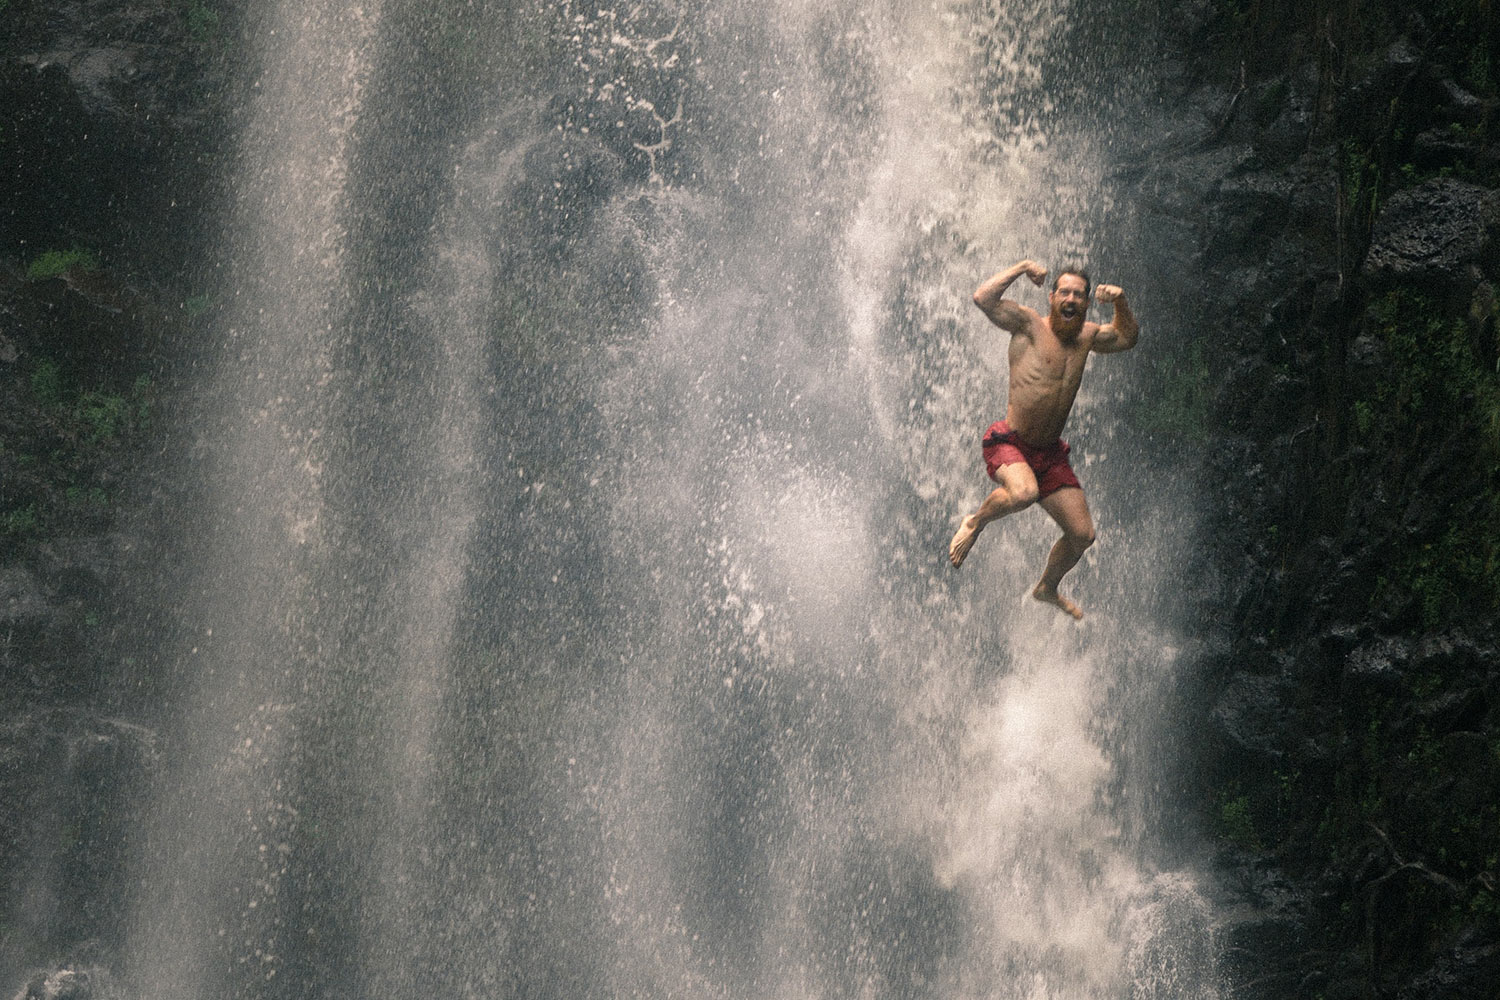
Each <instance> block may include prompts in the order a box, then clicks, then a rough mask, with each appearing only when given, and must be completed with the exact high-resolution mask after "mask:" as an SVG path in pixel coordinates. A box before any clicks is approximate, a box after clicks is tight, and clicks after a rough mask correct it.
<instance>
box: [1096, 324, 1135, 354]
mask: <svg viewBox="0 0 1500 1000" xmlns="http://www.w3.org/2000/svg"><path fill="white" fill-rule="evenodd" d="M1134 346H1135V341H1134V340H1128V339H1126V338H1125V337H1124V336H1123V335H1122V334H1121V333H1120V331H1119V330H1118V329H1117V328H1116V327H1115V325H1114V324H1113V323H1105V324H1104V325H1103V326H1101V327H1100V328H1099V332H1098V333H1096V334H1094V342H1093V344H1092V349H1093V351H1094V353H1095V354H1114V353H1116V352H1119V351H1128V350H1130V349H1131V348H1132V347H1134Z"/></svg>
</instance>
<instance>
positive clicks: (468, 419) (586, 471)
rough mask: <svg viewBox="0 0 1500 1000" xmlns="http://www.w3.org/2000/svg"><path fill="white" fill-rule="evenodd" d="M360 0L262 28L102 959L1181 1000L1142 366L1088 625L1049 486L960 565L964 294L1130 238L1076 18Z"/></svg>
mask: <svg viewBox="0 0 1500 1000" xmlns="http://www.w3.org/2000/svg"><path fill="white" fill-rule="evenodd" d="M384 7H385V5H382V4H381V3H378V2H369V3H366V4H365V5H364V6H362V7H357V8H356V7H350V6H347V5H343V4H337V3H333V2H332V0H316V2H309V0H299V2H296V3H293V2H290V0H287V2H284V3H281V4H280V5H279V8H278V11H277V12H276V13H274V14H273V15H269V16H268V17H267V18H266V19H265V21H264V23H263V24H261V25H260V27H259V28H258V34H257V45H256V51H255V55H254V57H253V60H252V61H254V63H255V67H256V68H255V70H254V74H253V77H252V80H251V85H250V86H249V88H248V91H247V93H248V95H249V96H248V97H247V101H248V102H249V103H248V119H247V120H248V122H249V124H248V125H247V128H246V132H245V134H244V135H243V136H242V137H241V150H242V151H241V155H240V157H239V162H240V168H239V169H240V173H239V176H238V177H237V179H236V190H237V191H238V202H237V204H238V210H237V213H236V216H235V219H236V221H235V223H234V226H233V228H232V230H231V231H230V232H229V233H227V234H226V250H225V254H226V259H227V260H228V262H229V264H228V269H229V271H230V273H231V275H232V277H231V279H230V285H231V289H232V292H231V300H230V301H229V303H228V304H227V305H226V308H225V309H224V310H223V319H222V322H221V325H220V331H219V332H220V335H221V364H220V373H219V376H218V378H217V380H216V381H215V383H214V384H213V385H212V387H211V388H210V389H208V390H206V391H205V393H204V396H205V402H204V409H203V413H202V415H201V416H202V422H201V430H200V437H199V439H198V441H197V442H196V445H195V449H194V450H193V451H192V452H191V456H192V463H191V465H190V474H193V475H202V476H204V477H205V481H206V482H207V483H208V490H207V493H208V496H207V499H206V500H205V501H204V503H203V505H202V506H203V508H204V509H203V510H201V511H197V512H195V513H196V514H197V516H198V517H201V519H202V520H203V522H204V523H205V524H206V525H208V527H207V528H206V529H205V530H204V532H203V533H202V537H201V539H199V540H198V542H197V543H196V547H195V551H194V554H193V557H192V559H191V560H190V562H191V563H192V565H191V566H190V567H188V568H187V570H186V571H185V573H184V579H185V581H186V582H185V586H184V596H183V600H182V608H183V611H182V617H183V621H184V625H183V634H184V635H185V636H186V639H185V640H184V641H183V642H182V644H181V648H180V649H178V650H176V651H175V652H174V653H173V654H172V655H173V657H174V658H175V660H176V662H177V663H178V664H179V670H178V672H177V676H179V677H180V679H181V684H180V688H181V690H180V692H179V693H178V695H177V698H178V702H177V703H176V704H175V705H174V709H173V712H172V713H171V714H173V715H174V716H175V718H176V719H177V720H179V724H178V725H177V726H176V727H175V735H174V739H175V745H176V746H177V747H179V750H178V752H177V753H176V754H175V757H174V759H175V761H176V764H175V766H174V767H173V769H172V771H171V773H170V774H169V775H168V776H167V780H166V781H165V782H164V788H163V791H162V793H161V795H160V801H159V803H158V804H157V807H156V811H155V815H156V820H155V824H154V829H153V830H152V831H151V832H150V835H149V836H148V837H147V838H146V839H145V842H144V843H143V846H142V848H141V851H140V857H141V861H140V868H141V877H140V879H139V881H140V883H141V885H142V888H141V890H140V894H139V897H138V899H137V900H136V901H135V904H134V911H133V912H134V916H133V919H132V928H133V930H132V937H131V942H130V947H129V949H128V966H129V969H128V976H127V978H128V979H129V981H130V982H131V983H132V984H133V989H134V991H135V992H136V993H137V994H138V995H140V996H159V997H169V998H179V997H180V998H199V997H202V998H207V997H227V996H243V997H281V996H287V997H307V996H318V997H351V998H352V997H361V998H369V997H381V998H393V1000H395V998H407V997H413V998H414V997H418V996H447V995H452V996H463V997H499V996H527V997H546V996H558V997H569V998H576V997H588V996H598V997H642V998H646V997H650V998H655V997H670V996H693V997H736V998H740V997H766V998H791V997H833V996H862V997H916V996H935V997H947V998H968V997H974V998H979V997H987V998H1017V1000H1019V998H1027V1000H1044V998H1062V997H1069V998H1074V997H1089V998H1115V997H1127V996H1129V997H1137V996H1142V997H1144V996H1151V997H1176V998H1188V997H1192V998H1203V997H1212V996H1214V995H1216V987H1215V983H1214V978H1213V974H1212V965H1213V951H1212V941H1211V938H1210V934H1209V925H1210V922H1211V919H1210V914H1209V913H1208V912H1207V908H1206V906H1205V904H1204V903H1203V901H1202V899H1201V898H1200V897H1199V894H1198V892H1197V891H1196V889H1195V888H1194V885H1193V880H1192V878H1191V876H1190V874H1188V873H1184V872H1163V871H1160V870H1158V868H1157V866H1156V865H1154V864H1153V862H1152V860H1151V858H1152V850H1151V843H1152V834H1151V831H1150V824H1151V817H1152V815H1153V811H1152V809H1151V808H1150V807H1149V806H1148V804H1147V800H1148V799H1150V798H1151V793H1150V791H1149V786H1150V783H1151V781H1152V780H1153V777H1152V775H1151V773H1150V771H1151V765H1152V761H1151V758H1150V754H1149V753H1147V752H1145V751H1144V750H1143V749H1142V748H1143V747H1145V746H1146V745H1147V744H1149V742H1150V740H1151V729H1152V727H1153V726H1161V725H1165V724H1166V720H1164V719H1159V718H1157V717H1156V715H1155V714H1154V711H1155V710H1154V706H1155V705H1156V703H1157V700H1158V699H1157V692H1158V691H1159V690H1160V689H1161V687H1162V686H1163V685H1165V684H1167V683H1168V682H1169V680H1170V675H1171V672H1172V670H1173V669H1174V667H1173V663H1174V660H1173V655H1172V652H1171V650H1172V648H1173V646H1174V644H1175V639H1174V637H1173V635H1172V633H1171V624H1170V622H1167V621H1163V620H1161V615H1160V614H1159V612H1158V611H1157V608H1158V602H1157V601H1156V599H1155V592H1156V591H1157V590H1159V589H1161V588H1162V587H1164V586H1165V585H1166V583H1167V580H1168V579H1169V576H1170V570H1169V569H1168V568H1167V567H1168V566H1169V561H1170V559H1171V558H1172V555H1173V545H1174V544H1177V543H1176V542H1175V541H1174V538H1175V536H1174V533H1173V527H1174V525H1179V524H1180V523H1182V522H1183V521H1184V520H1185V519H1187V518H1189V517H1190V516H1191V511H1188V510H1174V509H1161V508H1153V509H1151V510H1140V509H1138V506H1137V505H1138V503H1139V502H1140V501H1141V500H1143V499H1144V498H1143V497H1142V495H1141V493H1142V492H1143V491H1141V490H1139V488H1138V487H1136V486H1135V485H1134V483H1135V480H1136V479H1137V478H1138V476H1137V475H1136V474H1135V472H1134V470H1132V469H1130V468H1128V467H1125V461H1124V458H1123V456H1124V455H1126V454H1131V452H1130V449H1129V446H1128V443H1127V442H1124V441H1120V440H1119V437H1118V435H1117V426H1118V422H1119V419H1120V418H1119V416H1118V415H1117V411H1118V404H1119V401H1120V397H1121V395H1122V394H1123V393H1124V392H1126V391H1127V388H1128V385H1129V380H1130V370H1131V369H1130V362H1129V359H1128V358H1125V359H1116V358H1108V359H1103V360H1101V361H1096V362H1095V363H1094V369H1093V370H1092V371H1091V374H1090V376H1089V379H1088V381H1087V382H1086V384H1085V391H1084V394H1083V395H1082V396H1081V397H1080V400H1079V404H1078V407H1077V410H1076V412H1075V414H1074V417H1073V420H1072V422H1071V424H1070V427H1071V434H1072V435H1073V436H1074V439H1075V444H1076V445H1077V446H1078V451H1077V453H1076V454H1077V455H1078V456H1081V461H1080V463H1079V465H1080V469H1079V471H1080V473H1081V475H1082V477H1083V479H1084V481H1085V484H1086V486H1087V487H1088V488H1089V491H1090V500H1091V503H1092V505H1093V507H1094V509H1095V512H1096V518H1097V520H1098V521H1099V523H1100V526H1101V544H1100V545H1099V546H1097V547H1096V549H1095V550H1094V551H1093V552H1091V554H1090V556H1089V557H1088V559H1086V560H1085V562H1084V563H1083V564H1082V565H1081V566H1080V567H1079V570H1078V571H1077V572H1076V573H1075V576H1074V577H1072V578H1070V583H1071V585H1072V586H1073V587H1074V588H1075V589H1076V593H1077V596H1078V598H1079V600H1080V601H1081V602H1082V603H1083V604H1084V605H1085V606H1086V608H1087V609H1088V610H1089V612H1090V615H1089V618H1088V619H1087V620H1086V621H1085V622H1084V623H1083V624H1082V625H1076V624H1074V623H1073V622H1072V621H1071V620H1068V619H1066V618H1064V617H1063V616H1061V615H1059V614H1057V613H1056V612H1055V611H1054V610H1051V609H1048V608H1045V607H1043V606H1040V605H1038V604H1036V603H1035V602H1032V601H1030V600H1028V599H1026V597H1025V595H1026V594H1027V592H1028V591H1029V587H1030V585H1031V584H1032V583H1033V582H1034V576H1035V574H1036V573H1037V572H1038V571H1039V567H1040V565H1041V562H1042V560H1043V558H1044V555H1045V551H1046V548H1047V546H1048V545H1049V544H1050V542H1051V539H1052V534H1053V530H1054V529H1053V528H1052V527H1051V525H1050V522H1046V521H1045V518H1044V517H1043V515H1041V514H1039V513H1037V512H1035V511H1032V512H1027V513H1025V514H1022V515H1018V516H1017V517H1015V518H1012V519H1010V520H1009V521H1007V522H1005V523H1004V524H1003V525H997V526H995V527H993V528H992V529H990V530H989V531H987V532H986V534H985V536H984V537H983V538H982V539H981V541H980V544H979V546H978V548H977V549H976V550H975V553H974V555H973V556H972V557H971V559H970V560H969V562H968V563H966V564H965V566H964V568H963V570H962V571H961V572H960V573H955V572H954V571H952V570H951V569H950V568H948V567H947V565H946V562H945V558H944V557H945V554H946V543H947V539H948V536H949V535H950V534H951V532H952V530H953V527H954V524H955V523H956V518H957V515H958V514H959V513H960V512H961V511H964V510H967V509H972V508H973V507H974V506H975V505H976V504H977V503H978V501H979V499H980V498H981V497H982V495H983V494H984V492H985V490H986V481H985V480H984V479H983V476H982V465H981V463H980V461H979V456H978V447H977V436H978V433H979V431H980V429H981V428H982V427H983V426H984V425H986V424H987V423H989V422H990V421H991V420H993V419H995V418H996V416H997V415H998V414H999V412H1000V410H1001V408H1002V407H1003V380H1004V359H1003V347H1004V345H1003V343H1001V342H1000V338H999V337H998V336H997V335H996V332H995V331H994V330H993V329H992V328H990V327H989V326H988V324H986V323H985V322H984V321H983V319H982V317H980V316H979V315H978V314H977V313H976V312H975V311H974V310H973V309H972V307H970V306H968V304H967V301H968V295H969V292H970V290H971V289H972V288H973V287H974V285H976V284H977V283H978V281H979V280H981V279H982V278H983V277H985V276H986V275H987V274H989V273H991V272H992V271H993V270H995V269H997V268H998V267H1000V266H1004V265H1006V264H1009V263H1011V262H1013V261H1014V260H1017V259H1020V258H1021V257H1026V256H1031V257H1036V258H1039V259H1043V260H1046V261H1048V262H1049V263H1051V264H1053V265H1054V266H1056V265H1058V264H1061V263H1062V262H1063V261H1064V260H1066V259H1072V258H1075V257H1083V256H1087V251H1089V250H1091V249H1092V250H1093V251H1094V252H1095V258H1094V259H1095V263H1096V264H1097V265H1098V270H1097V272H1096V277H1098V278H1101V279H1103V280H1119V281H1121V282H1122V283H1124V284H1126V285H1127V288H1128V287H1129V285H1130V281H1129V276H1130V275H1131V273H1132V269H1133V268H1136V267H1139V266H1141V262H1140V261H1138V260H1137V259H1136V258H1135V257H1133V256H1132V255H1131V253H1130V251H1129V248H1128V247H1126V246H1111V245H1108V241H1110V240H1120V239H1122V238H1123V234H1119V233H1110V232H1109V231H1108V229H1107V227H1106V226H1105V225H1104V223H1105V220H1106V218H1107V215H1108V210H1109V207H1110V205H1109V192H1108V188H1107V185H1105V184H1104V183H1103V182H1102V181H1101V176H1102V169H1101V167H1100V165H1099V159H1100V152H1099V150H1098V149H1096V148H1094V146H1093V145H1092V142H1091V138H1090V134H1089V132H1088V130H1087V129H1086V128H1082V127H1080V125H1079V123H1078V122H1077V121H1075V120H1072V119H1070V118H1069V117H1068V114H1067V112H1066V110H1065V109H1064V108H1063V107H1061V105H1060V102H1058V101H1057V100H1055V99H1054V97H1053V96H1049V95H1052V94H1053V89H1054V88H1053V86H1052V85H1051V84H1049V77H1048V69H1047V68H1048V65H1049V64H1048V59H1049V58H1055V53H1054V52H1053V51H1052V42H1053V40H1055V39H1058V38H1061V37H1063V36H1064V35H1065V33H1066V29H1067V27H1068V25H1069V23H1070V7H1069V5H1068V3H1067V2H1066V0H1010V2H1008V3H1005V4H998V5H997V4H987V3H977V2H968V0H942V2H938V3H915V2H903V0H891V2H889V3H885V4H879V5H873V6H871V5H864V4H855V3H835V4H833V5H831V6H830V5H828V4H807V3H802V2H794V0H757V2H754V3H744V2H741V0H733V2H731V0H694V2H680V3H664V4H658V5H651V6H649V7H648V6H625V5H622V6H620V7H615V8H601V7H600V6H598V5H592V4H579V3H574V2H573V0H556V2H553V3H550V4H547V5H544V6H539V7H534V8H533V7H522V6H518V5H510V4H506V3H502V2H498V0H495V2H489V3H478V4H475V3H459V2H457V0H453V2H448V0H444V2H440V3H436V4H431V5H412V6H410V7H401V6H399V5H394V4H392V5H389V7H388V8H386V9H383V8H384ZM1101 232H1102V233H1105V234H1106V235H1104V236H1100V235H1099V234H1100V233H1101ZM1090 242H1094V243H1096V244H1098V245H1096V246H1093V247H1090V246H1089V244H1090ZM1021 294H1023V295H1025V294H1026V292H1024V291H1023V292H1021ZM1031 304H1033V305H1040V304H1041V300H1040V297H1039V295H1038V297H1037V299H1036V301H1034V302H1032V303H1031ZM1148 322H1149V317H1148ZM1150 336H1151V333H1150V329H1149V326H1148V333H1147V335H1146V338H1144V339H1143V347H1142V350H1149V343H1150V339H1149V338H1150ZM1112 448H1117V449H1118V451H1119V452H1120V453H1121V456H1122V457H1121V458H1120V459H1119V460H1117V461H1114V462H1112V461H1111V456H1110V451H1111V449H1112Z"/></svg>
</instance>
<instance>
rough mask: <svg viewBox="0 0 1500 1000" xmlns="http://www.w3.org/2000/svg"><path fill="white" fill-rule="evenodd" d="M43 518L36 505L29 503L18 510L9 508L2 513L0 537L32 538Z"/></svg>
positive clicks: (14, 538) (12, 538)
mask: <svg viewBox="0 0 1500 1000" xmlns="http://www.w3.org/2000/svg"><path fill="white" fill-rule="evenodd" d="M41 523H42V520H41V518H40V517H39V516H38V515H37V510H36V506H35V505H34V504H29V505H27V506H25V507H22V508H20V509H18V510H8V511H5V512H4V513H3V514H0V537H5V538H9V539H11V540H16V539H26V538H32V537H34V536H35V535H36V533H37V530H38V529H39V528H40V527H41Z"/></svg>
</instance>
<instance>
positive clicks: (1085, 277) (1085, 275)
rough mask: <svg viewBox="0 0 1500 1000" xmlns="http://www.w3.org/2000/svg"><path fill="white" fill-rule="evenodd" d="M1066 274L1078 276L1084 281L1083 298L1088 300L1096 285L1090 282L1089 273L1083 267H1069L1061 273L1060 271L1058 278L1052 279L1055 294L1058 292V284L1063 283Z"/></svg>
mask: <svg viewBox="0 0 1500 1000" xmlns="http://www.w3.org/2000/svg"><path fill="white" fill-rule="evenodd" d="M1065 274H1073V275H1077V276H1078V277H1080V278H1082V279H1083V297H1084V298H1088V297H1089V289H1090V288H1093V287H1094V283H1093V282H1092V281H1090V280H1089V273H1088V272H1087V271H1085V270H1084V269H1083V268H1082V267H1079V266H1077V265H1069V266H1068V267H1065V268H1063V269H1062V270H1061V271H1058V272H1057V277H1055V278H1053V279H1052V290H1053V291H1054V292H1055V291H1057V283H1058V282H1060V281H1062V276H1063V275H1065Z"/></svg>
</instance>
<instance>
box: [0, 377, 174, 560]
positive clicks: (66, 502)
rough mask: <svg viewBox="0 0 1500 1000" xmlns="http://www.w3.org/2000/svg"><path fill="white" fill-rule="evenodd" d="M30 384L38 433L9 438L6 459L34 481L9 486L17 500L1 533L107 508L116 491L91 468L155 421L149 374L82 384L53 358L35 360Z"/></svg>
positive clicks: (1, 513) (31, 531)
mask: <svg viewBox="0 0 1500 1000" xmlns="http://www.w3.org/2000/svg"><path fill="white" fill-rule="evenodd" d="M26 387H27V389H29V395H30V402H31V404H32V407H33V411H34V413H35V414H36V419H35V421H34V423H35V425H36V431H37V432H38V436H37V437H35V438H33V439H30V440H29V441H28V443H27V444H25V445H19V446H18V445H16V444H15V443H14V442H10V443H9V444H10V445H11V448H9V449H7V450H6V453H5V455H4V458H5V460H6V464H7V467H8V468H9V469H12V470H15V472H16V473H18V474H20V477H21V478H22V480H23V481H24V482H27V483H29V484H30V485H28V486H26V487H25V488H24V489H22V490H20V491H17V490H16V489H14V488H12V489H11V490H8V491H7V496H6V500H7V502H8V503H9V504H11V505H13V506H10V507H9V509H6V510H0V539H4V540H7V541H12V542H14V541H18V540H27V539H34V538H37V537H40V536H41V535H43V534H44V533H48V532H53V531H55V530H57V529H58V527H59V525H62V524H66V523H68V522H71V521H74V520H76V519H79V518H82V519H85V520H93V519H96V518H98V517H100V516H103V515H106V514H108V512H109V510H110V504H111V497H110V494H109V492H108V491H107V490H106V489H105V486H104V485H103V484H102V483H101V482H99V481H98V480H96V479H95V477H94V476H93V475H92V474H91V473H89V472H88V470H89V468H91V466H92V465H93V463H95V462H96V460H97V459H98V458H100V457H103V456H106V455H108V454H109V453H111V452H113V451H115V450H116V449H117V448H118V447H119V446H120V445H121V444H122V443H123V442H124V441H126V440H127V439H128V438H129V437H130V436H132V435H134V434H137V433H139V432H141V431H142V430H144V429H145V428H146V427H148V426H149V424H150V421H151V411H152V400H153V396H154V386H153V384H152V382H151V379H150V378H149V377H147V376H144V375H143V376H141V377H139V378H137V379H136V380H135V382H134V383H132V385H131V386H130V388H129V389H128V390H127V391H124V392H112V391H109V390H106V389H102V388H95V389H80V388H77V387H75V386H73V385H71V384H69V380H68V378H67V376H66V375H65V373H64V372H63V370H62V369H61V368H60V367H59V366H58V365H57V364H56V363H55V362H52V361H50V360H42V361H39V362H37V363H36V364H35V365H34V366H33V367H32V369H31V371H30V372H29V373H28V376H27V380H26ZM23 448H24V450H23ZM12 449H14V450H12Z"/></svg>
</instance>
